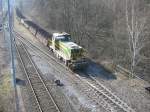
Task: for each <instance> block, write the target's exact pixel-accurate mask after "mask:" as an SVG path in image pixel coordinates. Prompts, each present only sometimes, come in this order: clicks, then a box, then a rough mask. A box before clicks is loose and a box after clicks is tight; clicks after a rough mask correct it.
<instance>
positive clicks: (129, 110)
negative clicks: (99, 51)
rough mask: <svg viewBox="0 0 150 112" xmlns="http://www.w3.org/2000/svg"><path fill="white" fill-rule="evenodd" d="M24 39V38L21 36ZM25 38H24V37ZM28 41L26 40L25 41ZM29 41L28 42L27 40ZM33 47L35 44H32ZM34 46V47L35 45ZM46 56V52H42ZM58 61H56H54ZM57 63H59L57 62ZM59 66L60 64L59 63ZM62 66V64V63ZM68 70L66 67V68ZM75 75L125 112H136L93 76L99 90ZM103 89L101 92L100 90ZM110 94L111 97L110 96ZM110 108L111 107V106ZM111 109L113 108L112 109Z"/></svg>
mask: <svg viewBox="0 0 150 112" xmlns="http://www.w3.org/2000/svg"><path fill="white" fill-rule="evenodd" d="M21 37H22V36H21ZM22 38H24V37H22ZM25 40H26V39H25ZM26 41H28V40H26ZM28 42H29V43H30V44H32V43H31V42H30V41H28ZM32 45H33V44H32ZM33 46H34V45H33ZM35 47H36V48H38V49H39V50H40V51H42V50H41V49H40V48H39V47H37V46H35ZM42 52H43V53H44V54H45V52H44V51H42ZM45 55H47V56H48V57H50V58H51V56H49V54H48V53H46V54H45ZM54 60H55V61H56V59H54ZM56 62H57V61H56ZM57 63H58V64H59V62H57ZM61 64H62V63H61ZM63 66H64V65H63ZM65 68H66V67H65ZM70 72H71V73H73V72H72V71H70ZM73 74H74V75H76V76H77V77H78V78H79V79H80V80H81V81H82V82H85V83H87V84H88V85H90V86H91V87H92V88H94V89H95V90H96V91H97V92H99V93H102V94H103V95H104V96H105V97H107V100H108V99H109V100H110V101H111V102H113V103H114V104H115V106H116V105H118V106H119V107H120V108H122V109H123V110H124V111H125V112H134V110H133V109H132V108H130V107H129V106H128V105H127V104H126V103H124V102H123V101H122V100H121V99H120V98H119V97H117V96H116V95H114V93H112V92H111V91H110V90H109V89H107V88H106V87H105V86H104V85H102V84H101V83H100V82H99V81H96V79H94V78H93V77H92V76H90V77H91V78H92V79H93V80H95V82H96V85H99V88H98V87H96V86H95V85H93V84H91V81H87V80H84V79H83V78H81V77H80V76H79V75H78V74H75V73H73ZM100 88H101V90H100ZM108 94H109V95H108ZM109 107H110V106H109ZM110 108H111V107H110ZM111 111H114V110H113V109H111Z"/></svg>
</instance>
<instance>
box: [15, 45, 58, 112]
mask: <svg viewBox="0 0 150 112" xmlns="http://www.w3.org/2000/svg"><path fill="white" fill-rule="evenodd" d="M19 43H20V45H17V44H16V43H15V47H16V51H17V54H18V56H19V59H20V62H21V64H22V67H23V70H24V72H25V75H26V78H27V80H28V83H29V86H30V88H31V90H32V93H33V95H34V97H35V100H36V106H37V112H38V111H39V112H61V111H60V109H59V107H58V106H57V104H56V103H55V101H54V99H53V97H52V95H51V93H50V92H49V90H48V88H47V86H46V82H44V80H43V79H42V77H41V76H40V73H39V72H38V69H37V68H36V66H35V64H34V63H33V61H32V59H31V57H30V55H29V53H28V51H27V50H26V48H25V47H24V45H23V43H22V42H19Z"/></svg>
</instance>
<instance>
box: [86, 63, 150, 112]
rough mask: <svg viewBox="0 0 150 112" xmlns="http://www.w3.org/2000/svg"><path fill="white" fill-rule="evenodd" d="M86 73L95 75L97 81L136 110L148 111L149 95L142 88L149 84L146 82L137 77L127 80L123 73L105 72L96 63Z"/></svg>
mask: <svg viewBox="0 0 150 112" xmlns="http://www.w3.org/2000/svg"><path fill="white" fill-rule="evenodd" d="M87 73H88V74H92V75H93V76H95V77H96V78H97V80H98V81H100V82H101V83H103V84H104V85H105V86H106V87H107V88H109V89H110V90H111V91H112V92H113V93H115V94H116V95H117V96H119V97H120V98H121V99H122V100H123V101H125V102H126V103H127V104H128V105H130V106H131V107H133V108H134V109H135V110H136V112H149V110H150V95H149V93H148V92H147V91H146V90H145V89H144V87H147V86H150V84H149V83H148V82H146V81H143V80H139V79H137V78H136V79H130V80H129V79H128V78H127V77H126V76H125V75H123V74H120V73H118V74H111V73H108V72H105V70H103V69H101V68H99V66H97V65H92V66H90V67H89V69H88V70H87ZM103 74H105V75H103ZM139 102H140V103H139Z"/></svg>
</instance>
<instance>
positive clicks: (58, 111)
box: [16, 43, 61, 112]
mask: <svg viewBox="0 0 150 112" xmlns="http://www.w3.org/2000/svg"><path fill="white" fill-rule="evenodd" d="M21 44H22V46H23V43H21ZM16 47H17V45H16ZM23 48H24V50H25V52H26V54H27V56H28V58H29V60H30V62H31V63H32V66H33V67H34V69H35V71H36V73H37V75H38V78H39V79H40V81H41V82H42V84H43V86H44V88H45V89H46V92H47V94H48V95H49V98H50V99H51V101H52V103H53V104H54V106H55V108H56V111H57V112H61V111H60V109H59V107H58V105H57V104H56V103H55V101H54V98H53V97H52V95H51V93H50V92H49V90H48V88H47V86H46V84H45V82H44V80H43V79H42V77H41V76H40V73H39V72H38V70H37V68H36V66H35V64H34V63H33V61H32V59H31V57H30V55H29V53H28V51H27V49H26V48H25V47H24V46H23ZM17 52H18V53H19V51H18V48H17ZM19 57H20V60H21V63H22V64H23V68H24V71H25V74H26V77H27V79H28V82H29V84H30V87H31V89H32V91H33V93H34V96H35V98H36V102H37V104H38V107H39V110H40V112H44V111H43V110H42V107H41V105H40V101H39V99H38V96H37V94H36V92H35V89H34V86H33V84H32V81H31V79H30V76H29V75H28V73H27V70H26V67H25V65H24V63H23V60H22V58H21V55H20V54H19Z"/></svg>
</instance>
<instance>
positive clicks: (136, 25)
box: [126, 0, 146, 77]
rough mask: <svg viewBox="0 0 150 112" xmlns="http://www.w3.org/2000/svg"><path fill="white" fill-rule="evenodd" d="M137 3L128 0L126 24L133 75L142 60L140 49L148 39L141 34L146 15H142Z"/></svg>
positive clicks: (134, 0) (133, 0)
mask: <svg viewBox="0 0 150 112" xmlns="http://www.w3.org/2000/svg"><path fill="white" fill-rule="evenodd" d="M136 4H137V0H126V25H127V32H128V41H129V42H128V45H129V49H130V55H131V66H130V67H131V77H134V75H135V67H136V66H137V64H138V63H139V61H140V50H141V49H142V48H143V47H144V41H145V39H146V38H145V37H144V36H142V35H141V34H142V33H143V31H144V28H145V25H146V16H141V15H142V14H141V12H140V11H139V10H138V9H137V8H136ZM143 14H144V13H143Z"/></svg>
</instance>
